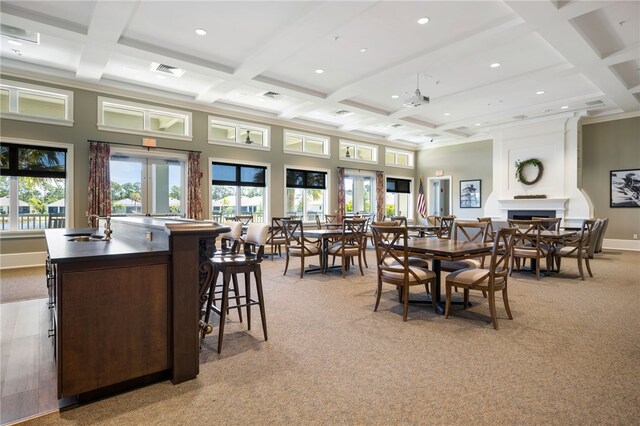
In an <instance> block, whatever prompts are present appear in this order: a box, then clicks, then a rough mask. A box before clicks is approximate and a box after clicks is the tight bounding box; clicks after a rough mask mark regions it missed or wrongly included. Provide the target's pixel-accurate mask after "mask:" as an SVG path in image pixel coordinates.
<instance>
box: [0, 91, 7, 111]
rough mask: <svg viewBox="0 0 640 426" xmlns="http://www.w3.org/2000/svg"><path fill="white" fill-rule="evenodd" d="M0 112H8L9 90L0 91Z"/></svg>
mask: <svg viewBox="0 0 640 426" xmlns="http://www.w3.org/2000/svg"><path fill="white" fill-rule="evenodd" d="M0 112H9V90H7V89H0Z"/></svg>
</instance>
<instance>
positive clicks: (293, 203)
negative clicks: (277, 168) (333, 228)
mask: <svg viewBox="0 0 640 426" xmlns="http://www.w3.org/2000/svg"><path fill="white" fill-rule="evenodd" d="M285 174H286V199H285V212H286V213H287V216H296V217H300V218H302V220H305V221H315V219H316V216H318V217H319V218H320V219H321V220H322V221H323V222H324V215H325V213H326V212H327V206H328V203H327V197H328V195H327V176H328V175H329V173H328V172H327V171H325V170H311V169H305V170H301V169H294V168H286V173H285Z"/></svg>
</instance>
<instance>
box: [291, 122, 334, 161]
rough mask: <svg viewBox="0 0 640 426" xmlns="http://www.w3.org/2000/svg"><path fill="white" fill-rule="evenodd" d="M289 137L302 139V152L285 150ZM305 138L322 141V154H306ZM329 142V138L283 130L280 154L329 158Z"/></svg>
mask: <svg viewBox="0 0 640 426" xmlns="http://www.w3.org/2000/svg"><path fill="white" fill-rule="evenodd" d="M289 136H291V137H296V138H301V139H302V151H293V150H289V149H287V144H286V140H287V137H289ZM307 138H311V139H318V140H322V141H323V143H324V146H323V148H322V154H317V153H314V152H307V151H306V150H305V149H306V143H307ZM330 142H331V138H329V137H328V136H322V135H317V134H312V133H304V132H299V131H296V130H289V129H285V130H284V134H283V136H282V152H284V153H285V154H292V155H307V156H310V157H316V158H317V157H321V158H331V143H330ZM300 170H303V169H300ZM312 171H313V170H312Z"/></svg>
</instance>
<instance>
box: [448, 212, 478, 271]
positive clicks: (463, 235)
mask: <svg viewBox="0 0 640 426" xmlns="http://www.w3.org/2000/svg"><path fill="white" fill-rule="evenodd" d="M486 239H487V224H486V223H483V222H456V223H455V224H454V226H453V241H468V242H472V243H485V242H486ZM483 260H484V256H481V257H473V258H471V257H470V258H467V259H462V260H456V261H454V262H452V261H447V260H443V261H441V262H440V270H441V271H445V272H454V271H458V270H460V269H466V268H475V269H477V268H481V267H482V261H483Z"/></svg>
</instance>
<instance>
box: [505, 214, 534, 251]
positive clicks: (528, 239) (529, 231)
mask: <svg viewBox="0 0 640 426" xmlns="http://www.w3.org/2000/svg"><path fill="white" fill-rule="evenodd" d="M507 223H508V224H509V227H510V228H516V231H515V232H516V233H515V240H514V244H513V246H514V247H517V248H518V250H523V251H531V252H537V251H539V250H540V232H541V231H542V224H541V223H540V221H538V220H515V219H508V220H507Z"/></svg>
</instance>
